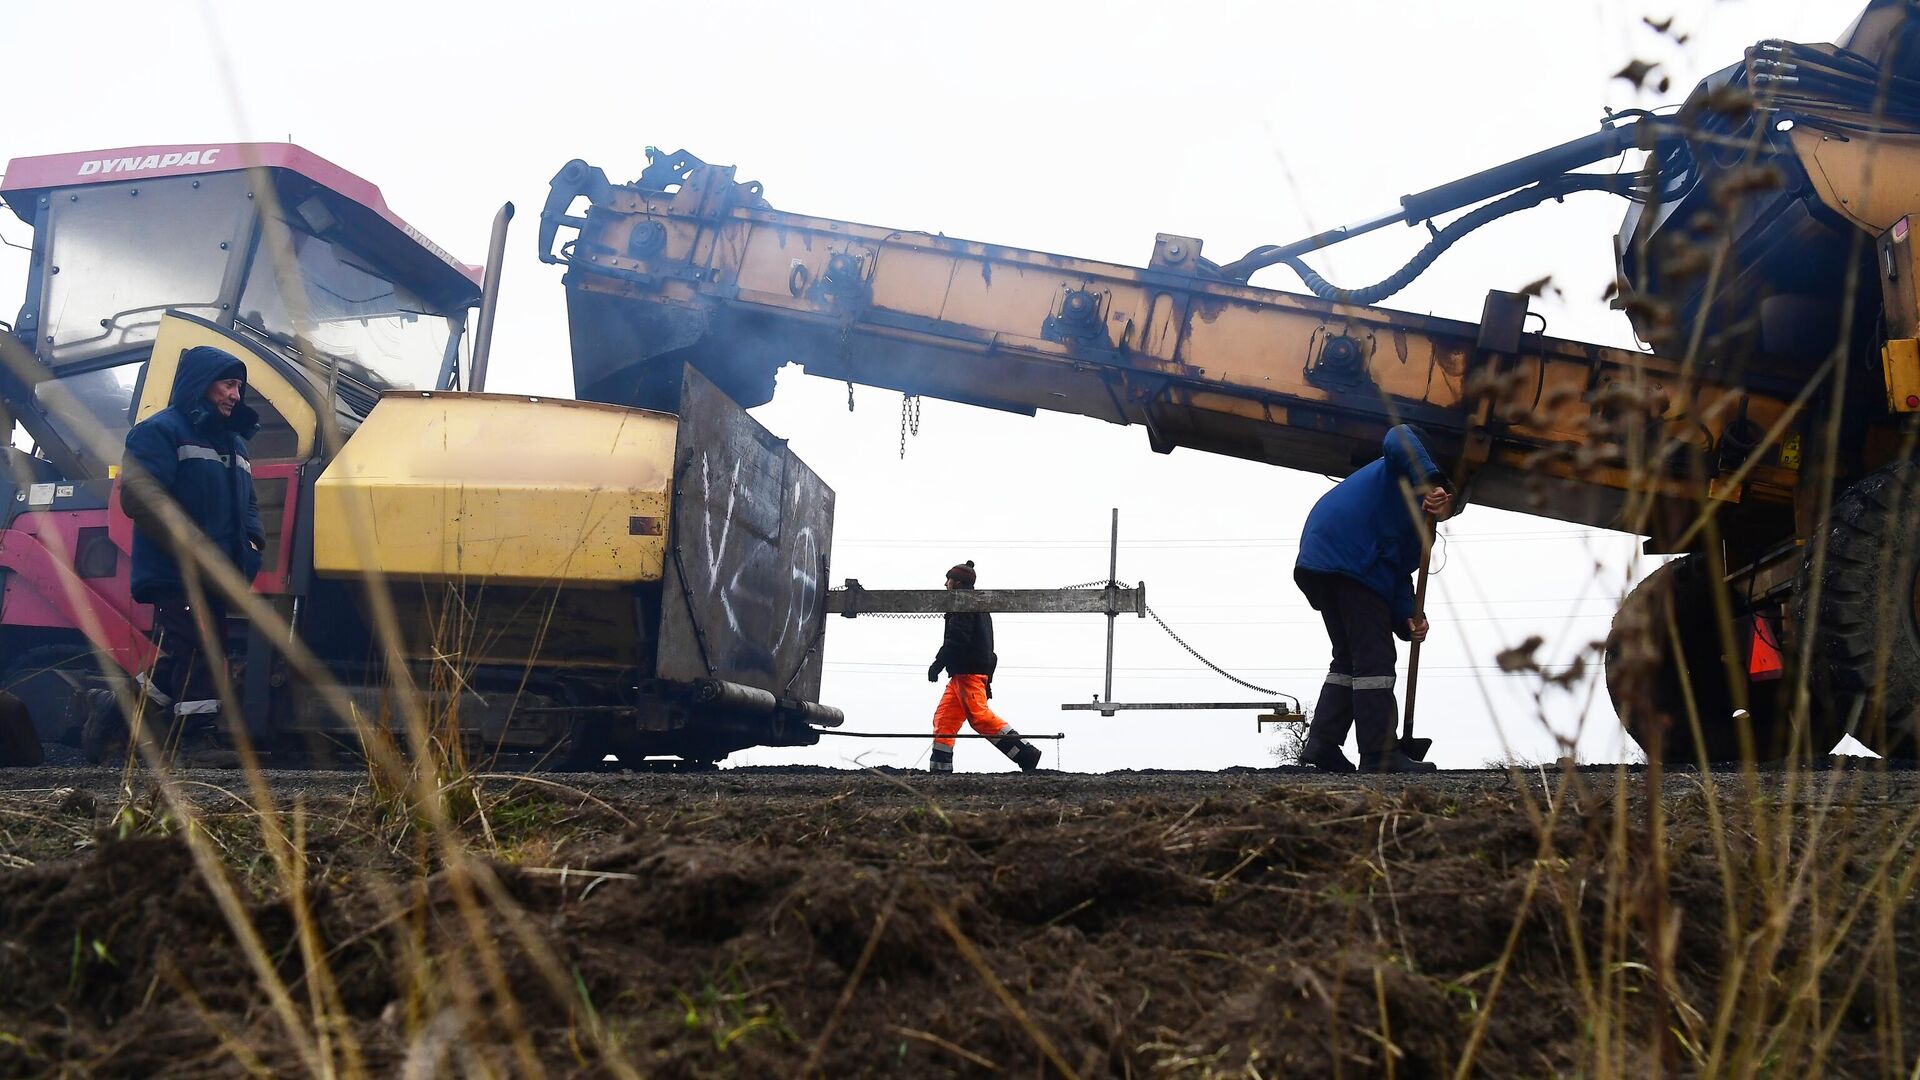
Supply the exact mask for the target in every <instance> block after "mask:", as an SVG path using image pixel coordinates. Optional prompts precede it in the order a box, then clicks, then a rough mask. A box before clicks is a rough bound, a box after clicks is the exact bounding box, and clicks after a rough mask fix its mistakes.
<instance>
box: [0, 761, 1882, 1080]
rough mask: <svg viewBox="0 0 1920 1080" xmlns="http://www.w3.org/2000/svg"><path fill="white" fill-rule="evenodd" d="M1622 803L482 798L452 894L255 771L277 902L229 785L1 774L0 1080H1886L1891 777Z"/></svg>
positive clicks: (867, 780)
mask: <svg viewBox="0 0 1920 1080" xmlns="http://www.w3.org/2000/svg"><path fill="white" fill-rule="evenodd" d="M1646 780H1647V778H1646V777H1644V776H1637V775H1629V776H1626V777H1625V778H1624V779H1622V780H1620V781H1619V784H1620V785H1621V786H1620V787H1618V788H1616V778H1615V777H1614V775H1613V774H1611V773H1607V772H1604V771H1590V772H1583V773H1580V774H1577V775H1573V776H1570V777H1562V776H1561V775H1560V774H1557V773H1554V772H1552V771H1551V770H1548V771H1537V770H1536V771H1534V772H1528V773H1521V774H1514V775H1508V774H1503V773H1483V774H1458V773H1456V774H1443V775H1441V776H1439V777H1429V778H1420V779H1413V780H1388V781H1372V782H1368V781H1362V780H1358V779H1354V778H1329V777H1321V776H1314V775H1310V774H1305V773H1302V772H1299V771H1294V770H1266V771H1243V772H1229V773H1219V774H1179V773H1160V774H1156V773H1136V774H1111V775H1106V776H1079V775H1062V774H1046V773H1039V774H1033V775H1029V776H1020V775H992V776H967V775H960V776H954V777H940V778H934V777H928V776H925V775H914V774H902V773H886V772H867V773H851V772H834V771H827V770H736V771H726V772H719V773H709V774H700V775H684V776H682V775H660V776H631V777H561V778H547V779H545V780H533V779H528V778H512V777H497V778H486V779H483V780H481V781H480V783H479V789H478V791H477V792H475V793H471V794H470V796H469V797H467V798H465V799H463V800H461V801H459V805H460V806H462V807H465V808H466V811H465V814H464V816H463V817H462V818H461V819H460V821H459V823H458V825H459V829H458V836H459V838H460V839H461V842H462V844H463V845H464V848H463V849H464V850H470V851H473V852H476V853H478V854H479V855H480V856H481V857H482V858H481V859H480V860H479V861H478V862H477V863H475V864H472V865H476V866H478V867H479V870H478V871H477V872H475V873H467V872H457V871H456V869H454V868H453V864H452V863H450V862H449V856H448V855H447V854H446V852H445V851H444V850H443V849H441V848H440V847H438V846H437V845H436V844H434V843H432V842H430V841H429V839H428V836H427V833H426V832H425V831H424V830H423V828H422V826H421V825H420V823H419V821H418V820H417V819H415V818H410V817H408V816H407V815H406V814H405V813H404V812H396V811H395V810H394V808H393V805H392V804H391V803H387V804H383V803H382V801H381V800H379V799H376V798H375V797H374V796H373V795H372V794H371V793H370V792H369V791H368V790H367V786H366V783H365V779H364V777H361V776H358V775H355V774H285V775H276V776H273V777H272V778H271V782H272V787H273V792H274V798H275V800H276V802H277V804H278V806H279V807H280V808H281V810H282V811H283V812H284V814H283V817H282V820H284V821H287V822H288V823H289V824H288V829H289V830H290V831H291V832H294V833H295V834H296V840H297V846H298V848H299V850H300V851H301V852H302V861H301V862H298V863H296V864H294V865H295V866H296V867H297V868H298V869H297V871H295V872H288V873H282V872H276V870H275V864H274V861H273V859H272V858H271V857H270V856H271V853H270V852H269V850H268V848H269V844H268V842H267V841H266V840H265V839H263V833H262V827H261V823H262V819H261V817H260V816H259V815H258V814H257V813H255V808H254V806H253V805H252V802H251V800H252V796H251V795H249V794H248V791H247V789H246V786H245V780H244V778H242V777H240V776H237V775H235V774H231V773H200V774H185V775H183V777H182V786H181V788H180V791H181V792H182V793H183V797H185V798H186V799H188V800H189V801H190V802H191V803H192V805H193V807H194V809H195V812H196V814H197V816H198V819H199V824H198V825H196V826H195V828H196V829H197V830H198V831H197V832H196V833H195V834H194V835H195V836H196V837H198V838H200V839H201V841H202V842H201V843H200V844H198V849H199V850H201V851H203V852H205V853H206V854H207V857H206V859H204V860H203V861H199V862H197V861H196V855H195V845H191V844H189V843H188V842H187V841H186V839H185V837H186V833H185V831H184V827H183V825H182V814H181V811H179V810H178V809H170V808H169V807H168V806H167V805H166V803H165V800H164V799H163V798H162V797H161V796H160V795H159V793H157V792H156V791H155V790H154V789H153V787H152V786H151V785H150V784H148V783H146V782H145V781H143V780H140V779H137V778H136V779H135V780H134V781H133V782H132V783H130V784H129V783H125V782H123V778H122V777H120V776H119V775H117V774H113V773H107V772H101V771H97V770H66V769H59V770H54V769H45V770H33V771H24V770H22V771H14V772H10V773H8V772H0V1075H8V1076H14V1075H59V1074H76V1075H79V1074H84V1075H96V1076H156V1075H167V1076H203V1075H213V1076H224V1075H243V1074H249V1073H252V1074H256V1075H257V1074H261V1073H270V1074H275V1075H284V1074H298V1073H301V1072H310V1071H314V1069H315V1067H316V1066H315V1062H316V1061H317V1060H318V1059H319V1057H325V1058H326V1059H328V1060H330V1061H333V1062H336V1063H339V1065H340V1067H341V1068H342V1069H343V1070H348V1071H351V1070H353V1069H359V1070H363V1071H364V1072H366V1073H370V1074H373V1075H387V1074H399V1073H401V1072H403V1071H405V1072H407V1074H408V1075H420V1076H429V1075H472V1074H475V1073H479V1072H489V1071H497V1072H502V1073H505V1072H536V1071H538V1072H549V1073H554V1074H560V1075H607V1074H614V1073H617V1072H620V1071H622V1070H623V1069H625V1068H627V1067H630V1068H631V1069H632V1070H633V1071H634V1072H635V1073H637V1074H640V1075H649V1076H766V1075H780V1076H788V1075H798V1074H801V1073H803V1071H809V1070H810V1071H812V1072H814V1073H816V1074H819V1075H825V1076H865V1075H881V1074H887V1075H915V1076H918V1075H934V1076H938V1075H988V1074H992V1073H996V1072H1004V1073H1009V1074H1014V1075H1046V1074H1049V1073H1052V1074H1057V1075H1077V1076H1188V1075H1191V1076H1226V1075H1234V1076H1260V1077H1274V1076H1304V1075H1311V1076H1334V1075H1353V1076H1371V1075H1397V1076H1408V1077H1419V1076H1441V1075H1452V1074H1453V1073H1454V1072H1455V1069H1456V1067H1457V1066H1458V1065H1459V1064H1460V1063H1461V1062H1462V1061H1463V1060H1467V1061H1468V1062H1469V1063H1470V1068H1469V1070H1468V1071H1470V1072H1472V1073H1475V1074H1480V1075H1492V1076H1517V1075H1546V1074H1566V1073H1574V1072H1578V1073H1587V1074H1592V1073H1593V1072H1595V1071H1627V1072H1632V1073H1634V1074H1636V1075H1647V1074H1650V1073H1651V1072H1652V1071H1653V1070H1654V1069H1655V1067H1656V1065H1657V1064H1658V1063H1659V1060H1660V1058H1661V1057H1662V1056H1663V1055H1666V1056H1668V1062H1669V1064H1672V1065H1675V1066H1677V1068H1678V1069H1679V1070H1680V1071H1682V1072H1700V1071H1758V1070H1760V1069H1764V1068H1765V1067H1767V1066H1766V1063H1767V1061H1772V1062H1776V1063H1778V1062H1783V1061H1785V1062H1810V1063H1815V1064H1817V1065H1818V1067H1819V1068H1821V1069H1824V1070H1825V1071H1827V1072H1829V1073H1831V1074H1832V1075H1859V1076H1871V1075H1882V1074H1892V1075H1904V1074H1905V1073H1906V1072H1907V1071H1908V1070H1909V1069H1911V1068H1912V1067H1913V1055H1914V1054H1915V1053H1916V1052H1920V1009H1917V1008H1915V1007H1914V1006H1913V1005H1911V1004H1910V1005H1909V1006H1908V1007H1907V1008H1906V1009H1905V1010H1904V1011H1903V1010H1901V1009H1900V1007H1899V1003H1900V1002H1902V1001H1905V1002H1908V1003H1916V1002H1920V904H1916V902H1915V900H1914V899H1913V894H1912V889H1911V884H1912V882H1911V874H1906V878H1907V879H1908V880H1907V884H1908V886H1909V887H1908V889H1907V890H1906V891H1905V892H1901V891H1898V890H1892V889H1888V888H1886V887H1885V883H1886V882H1887V881H1888V880H1890V878H1891V879H1899V878H1900V877H1901V876H1902V874H1904V873H1905V871H1906V868H1908V867H1910V866H1911V865H1912V864H1913V863H1914V862H1915V860H1914V859H1913V854H1914V850H1915V849H1914V844H1913V840H1914V831H1915V827H1914V826H1915V814H1916V810H1915V803H1916V799H1917V798H1920V777H1916V775H1915V774H1913V773H1910V772H1909V773H1893V774H1872V775H1869V774H1851V773H1842V772H1833V773H1822V774H1814V775H1813V776H1812V777H1810V778H1802V780H1800V781H1797V782H1794V783H1789V782H1787V781H1786V780H1783V779H1782V778H1778V777H1761V778H1760V779H1759V781H1758V783H1756V784H1754V785H1753V786H1750V787H1749V786H1746V785H1742V784H1740V783H1738V782H1737V781H1733V782H1724V783H1723V784H1722V785H1721V786H1719V787H1717V788H1714V789H1712V790H1711V792H1710V790H1709V788H1708V787H1707V786H1706V785H1705V784H1703V782H1702V780H1701V779H1700V778H1699V777H1697V776H1693V775H1677V776H1671V777H1669V778H1668V779H1667V782H1666V784H1665V788H1664V793H1665V794H1664V800H1663V802H1662V807H1663V808H1664V809H1665V810H1666V811H1667V813H1666V815H1665V816H1664V819H1663V824H1662V825H1661V833H1660V837H1659V839H1658V840H1657V841H1655V840H1654V839H1652V838H1651V836H1650V834H1649V833H1648V832H1647V831H1646V828H1645V822H1646V821H1647V815H1646V812H1645V811H1646V801H1645V799H1644V798H1642V796H1643V795H1644V792H1645V784H1646ZM295 806H297V807H298V812H297V813H295V812H294V811H293V808H294V807H295ZM1798 808H1804V809H1798ZM1769 813H1783V814H1784V817H1782V818H1781V820H1789V821H1795V822H1799V821H1802V820H1803V819H1807V818H1809V817H1810V816H1818V817H1819V818H1820V820H1819V822H1818V823H1817V824H1818V828H1817V829H1814V828H1812V826H1809V827H1808V829H1807V830H1806V831H1805V835H1806V836H1811V837H1817V841H1812V840H1809V841H1804V842H1805V843H1807V844H1811V843H1814V842H1817V843H1818V844H1819V845H1820V846H1819V849H1818V850H1819V852H1820V858H1819V859H1817V860H1813V861H1812V862H1808V861H1807V860H1806V859H1805V855H1806V850H1798V849H1796V845H1798V844H1801V843H1803V841H1802V840H1796V839H1794V837H1797V836H1801V835H1802V832H1801V830H1799V829H1798V828H1797V826H1796V827H1795V828H1789V829H1788V830H1787V831H1786V832H1785V833H1784V834H1782V836H1784V839H1781V840H1780V842H1779V844H1778V845H1777V846H1769V842H1768V841H1767V839H1766V838H1767V837H1768V836H1769V835H1770V834H1769V833H1768V832H1767V831H1766V829H1765V828H1764V827H1763V823H1764V822H1765V821H1767V820H1773V819H1772V818H1768V817H1765V815H1766V814H1769ZM1716 821H1717V822H1718V823H1719V824H1718V826H1717V827H1716V826H1715V825H1714V822H1716ZM1660 860H1664V862H1665V864H1666V866H1665V875H1664V880H1665V881H1666V882H1667V888H1666V889H1664V890H1659V892H1658V896H1659V897H1660V899H1658V900H1649V899H1648V897H1649V896H1652V895H1654V890H1651V889H1650V888H1648V882H1649V881H1650V880H1651V879H1650V878H1649V868H1650V867H1655V866H1657V865H1658V862H1659V861H1660ZM1796 860H1799V861H1798V862H1796ZM459 865H460V866H462V867H464V866H467V865H469V864H468V863H466V862H464V861H462V862H460V863H459ZM1796 866H1797V867H1799V869H1798V870H1795V869H1793V868H1794V867H1796ZM210 874H211V875H212V876H211V877H210ZM1783 875H1784V876H1783ZM210 880H212V881H215V882H217V883H219V884H220V885H221V886H223V888H216V887H214V886H212V885H210V884H209V881H210ZM1781 880H1784V881H1787V882H1789V883H1792V882H1796V881H1797V882H1799V883H1800V889H1799V892H1798V893H1795V892H1794V891H1793V889H1791V888H1788V889H1782V890H1779V891H1777V892H1776V891H1775V890H1773V889H1771V888H1770V887H1769V886H1768V883H1769V882H1774V881H1781ZM229 885H230V886H231V892H230V893H229V892H226V891H225V889H224V886H229ZM1876 890H1877V891H1876ZM1793 895H1799V896H1800V897H1801V898H1802V900H1801V902H1800V903H1798V904H1794V905H1788V904H1783V903H1780V902H1779V901H1778V898H1779V897H1788V896H1793ZM1808 897H1813V898H1815V899H1817V902H1814V900H1809V899H1807V898H1808ZM1862 897H1868V898H1869V901H1868V902H1867V903H1865V904H1864V905H1863V904H1862V903H1861V902H1860V900H1861V898H1862ZM1650 904H1653V905H1664V906H1663V907H1658V908H1655V907H1649V905H1650ZM1849 904H1851V908H1849V906H1848V905H1849ZM1848 910H1855V911H1860V910H1864V911H1866V915H1864V916H1862V917H1857V918H1841V917H1840V915H1839V913H1843V912H1845V911H1848ZM236 926H244V927H245V931H244V932H242V931H238V930H236ZM1649 926H1668V927H1670V928H1671V932H1672V933H1673V935H1674V938H1673V941H1674V945H1673V948H1672V949H1671V951H1670V952H1669V953H1666V954H1662V953H1661V952H1660V950H1657V949H1655V948H1653V947H1652V942H1653V937H1652V935H1650V934H1649V932H1648V930H1647V927H1649ZM303 928H304V929H303ZM1730 928H1731V930H1732V931H1733V932H1730ZM250 940H251V941H252V942H254V943H255V944H249V941H250ZM1757 942H1759V943H1762V944H1765V945H1766V948H1765V949H1764V950H1763V951H1759V952H1756V951H1755V950H1756V949H1759V948H1760V945H1759V944H1756V943H1757ZM1663 955H1665V956H1667V957H1670V958H1669V959H1662V956H1663ZM314 957H320V958H323V962H320V963H314V962H312V959H311V958H314ZM1756 958H1757V959H1756ZM1755 970H1757V971H1758V972H1760V973H1761V974H1760V975H1759V976H1757V977H1756V975H1755V974H1754V971H1755ZM1803 972H1810V973H1811V974H1810V975H1807V976H1806V978H1805V979H1804V980H1801V981H1804V982H1805V983H1806V984H1807V987H1805V988H1803V989H1805V990H1806V992H1805V993H1801V992H1799V991H1795V992H1793V993H1789V992H1787V991H1786V990H1784V989H1781V987H1787V988H1791V987H1793V986H1798V985H1799V983H1798V982H1796V980H1800V979H1801V976H1800V973H1803ZM269 989H274V990H278V991H281V992H284V995H285V996H284V997H283V998H281V999H279V1004H278V1005H276V1003H275V998H274V996H273V994H272V993H270V992H269ZM1810 1000H1811V1001H1812V1002H1813V1004H1812V1005H1808V1004H1807V1002H1808V1001H1810ZM1732 1003H1738V1004H1739V1007H1738V1008H1728V1007H1725V1006H1728V1005H1729V1004H1732ZM1808 1008H1811V1009H1812V1014H1811V1016H1812V1018H1811V1019H1810V1020H1808V1021H1807V1022H1804V1023H1802V1022H1801V1021H1799V1020H1797V1019H1795V1018H1796V1017H1798V1016H1799V1015H1800V1013H1799V1012H1798V1011H1796V1010H1800V1011H1805V1010H1807V1009H1808ZM1767 1025H1774V1026H1773V1027H1768V1026H1767ZM1749 1028H1752V1029H1754V1030H1755V1031H1758V1032H1759V1034H1757V1035H1754V1036H1753V1037H1752V1039H1751V1041H1752V1043H1753V1046H1754V1047H1755V1048H1756V1049H1755V1051H1754V1055H1752V1060H1751V1061H1750V1062H1748V1064H1750V1065H1753V1066H1755V1069H1753V1070H1741V1069H1734V1068H1733V1067H1732V1065H1730V1064H1729V1062H1730V1061H1733V1059H1731V1058H1729V1057H1728V1056H1726V1054H1725V1053H1722V1052H1721V1051H1716V1050H1715V1049H1714V1048H1715V1046H1716V1045H1719V1046H1723V1047H1724V1046H1727V1045H1733V1044H1735V1043H1737V1042H1738V1041H1739V1039H1740V1038H1741V1037H1742V1036H1741V1033H1742V1032H1745V1031H1748V1029H1749ZM1663 1030H1666V1031H1669V1032H1671V1033H1672V1034H1671V1038H1669V1039H1667V1040H1665V1041H1664V1042H1663V1041H1662V1040H1661V1039H1660V1037H1659V1033H1660V1032H1661V1031H1663ZM1769 1031H1774V1032H1776V1034H1774V1035H1773V1036H1772V1037H1771V1038H1769V1037H1768V1036H1767V1033H1768V1032H1769ZM1729 1032H1731V1034H1729ZM1763 1052H1764V1053H1765V1054H1769V1055H1771V1057H1767V1058H1762V1057H1760V1056H1759V1055H1760V1054H1761V1053H1763ZM1716 1054H1719V1055H1720V1056H1716ZM1710 1064H1712V1068H1711V1070H1709V1065H1710ZM1735 1064H1738V1062H1735Z"/></svg>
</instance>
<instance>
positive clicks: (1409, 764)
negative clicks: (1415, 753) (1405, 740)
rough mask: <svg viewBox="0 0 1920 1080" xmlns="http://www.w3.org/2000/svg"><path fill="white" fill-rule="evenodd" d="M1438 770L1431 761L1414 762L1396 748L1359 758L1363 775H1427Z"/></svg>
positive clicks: (1363, 755)
mask: <svg viewBox="0 0 1920 1080" xmlns="http://www.w3.org/2000/svg"><path fill="white" fill-rule="evenodd" d="M1439 768H1440V766H1438V765H1435V764H1434V763H1433V762H1431V761H1415V760H1414V759H1412V758H1410V757H1408V756H1407V755H1406V753H1405V752H1404V751H1402V750H1401V749H1400V748H1399V747H1397V746H1396V747H1394V748H1393V749H1391V750H1389V751H1387V752H1386V753H1384V754H1362V755H1361V756H1360V771H1361V772H1365V773H1388V772H1393V773H1429V772H1436V771H1438V770H1439Z"/></svg>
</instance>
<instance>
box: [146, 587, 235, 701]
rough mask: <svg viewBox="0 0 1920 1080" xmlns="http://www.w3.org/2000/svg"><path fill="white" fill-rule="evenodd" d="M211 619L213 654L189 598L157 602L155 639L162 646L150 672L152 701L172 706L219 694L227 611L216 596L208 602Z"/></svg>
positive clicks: (208, 698)
mask: <svg viewBox="0 0 1920 1080" xmlns="http://www.w3.org/2000/svg"><path fill="white" fill-rule="evenodd" d="M206 609H207V611H206V614H207V615H208V616H209V618H208V622H209V623H210V624H211V625H212V627H213V641H212V645H213V653H212V656H211V657H209V655H208V652H207V649H206V643H205V642H203V641H202V640H201V637H200V620H199V616H200V612H199V609H198V608H196V607H195V606H194V605H192V604H190V603H189V602H188V600H187V598H186V597H184V596H175V597H164V598H162V599H160V600H157V601H155V603H154V605H153V638H154V641H156V642H157V643H158V644H159V646H160V651H159V654H158V655H157V656H155V657H154V660H153V667H152V668H151V669H149V671H148V675H147V677H148V680H149V682H150V685H151V690H150V692H149V695H148V696H149V700H151V701H152V702H153V703H154V704H156V705H163V706H168V707H169V708H170V707H171V706H173V705H174V704H177V703H179V702H182V701H211V700H213V698H214V696H215V691H214V686H215V683H214V681H213V666H212V665H213V664H216V663H219V664H224V663H225V662H226V653H225V650H226V642H225V641H224V640H222V635H223V634H224V633H225V630H226V624H227V613H226V611H225V610H224V609H223V608H222V607H221V605H219V604H218V603H215V602H214V601H213V600H212V599H210V598H209V599H208V600H207V601H206Z"/></svg>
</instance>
